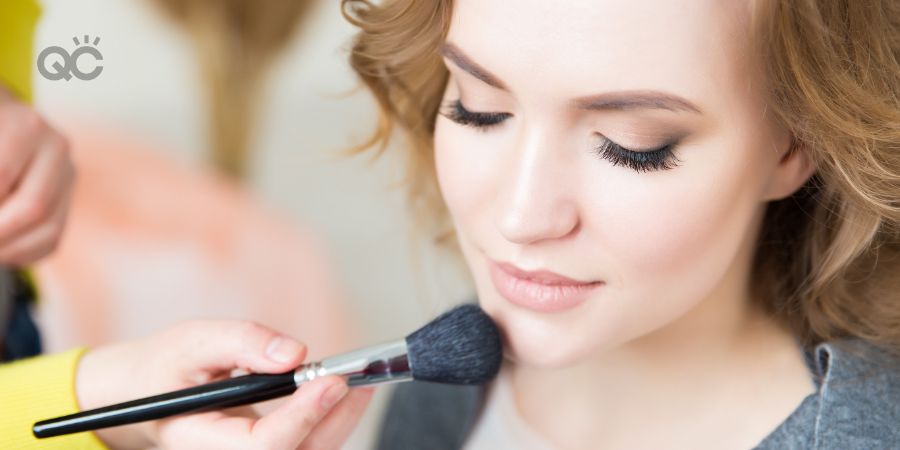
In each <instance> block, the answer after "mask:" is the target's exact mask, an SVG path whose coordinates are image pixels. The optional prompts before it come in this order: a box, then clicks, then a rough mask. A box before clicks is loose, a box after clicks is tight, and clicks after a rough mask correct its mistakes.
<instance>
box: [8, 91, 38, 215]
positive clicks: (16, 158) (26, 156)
mask: <svg viewBox="0 0 900 450" xmlns="http://www.w3.org/2000/svg"><path fill="white" fill-rule="evenodd" d="M49 130H50V129H49V127H48V126H47V124H46V123H45V122H44V120H43V119H41V116H40V115H38V113H37V112H35V111H34V110H33V109H31V108H29V107H27V106H25V105H22V104H19V103H11V104H9V105H6V106H3V107H2V108H0V199H5V198H6V196H7V195H9V192H10V190H11V189H12V187H13V186H14V185H15V184H16V183H17V182H18V181H19V179H20V178H21V177H22V175H23V173H24V171H25V167H26V166H27V165H28V164H29V163H30V162H31V160H32V159H33V158H34V156H35V154H36V153H37V148H38V145H39V143H40V141H41V139H42V138H43V136H44V135H45V134H46V133H47V132H49Z"/></svg>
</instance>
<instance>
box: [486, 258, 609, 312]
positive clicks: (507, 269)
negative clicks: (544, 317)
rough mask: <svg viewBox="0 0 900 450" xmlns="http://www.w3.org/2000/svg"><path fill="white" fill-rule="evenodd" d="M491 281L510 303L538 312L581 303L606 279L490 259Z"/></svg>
mask: <svg viewBox="0 0 900 450" xmlns="http://www.w3.org/2000/svg"><path fill="white" fill-rule="evenodd" d="M488 264H489V265H490V272H491V281H493V283H494V287H495V288H496V289H497V292H499V293H500V295H502V296H503V297H504V298H506V299H507V300H509V301H510V302H512V303H514V304H516V305H519V306H521V307H524V308H528V309H531V310H533V311H538V312H557V311H564V310H567V309H571V308H574V307H576V306H578V305H580V304H581V303H582V302H584V301H585V300H587V298H588V297H589V296H590V295H591V294H592V293H593V292H594V291H595V290H596V289H597V288H599V287H600V286H601V285H603V284H604V283H603V281H579V280H574V279H572V278H569V277H565V276H562V275H559V274H557V273H554V272H550V271H547V270H536V271H526V270H522V269H519V268H518V267H516V266H514V265H512V264H509V263H502V262H496V261H493V260H490V259H488Z"/></svg>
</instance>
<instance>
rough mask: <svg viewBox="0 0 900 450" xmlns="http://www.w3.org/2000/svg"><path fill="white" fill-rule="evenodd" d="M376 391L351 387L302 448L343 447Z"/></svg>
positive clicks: (308, 437)
mask: <svg viewBox="0 0 900 450" xmlns="http://www.w3.org/2000/svg"><path fill="white" fill-rule="evenodd" d="M374 392H375V389H374V388H368V387H355V388H352V389H350V392H349V393H347V396H346V397H344V399H343V400H341V401H340V402H339V403H338V404H337V406H335V407H334V409H332V410H331V412H329V413H328V414H327V415H326V416H325V418H324V419H322V421H321V422H319V424H318V425H317V426H316V427H315V429H313V431H312V433H310V435H309V436H307V437H306V439H305V440H303V444H302V445H300V448H301V449H304V450H307V449H308V450H313V449H324V448H341V446H342V445H344V442H345V441H346V440H347V438H348V437H350V433H352V432H353V430H354V429H355V428H356V425H357V424H359V420H360V419H361V418H362V416H363V413H365V411H366V406H368V405H369V401H370V400H372V395H373V393H374Z"/></svg>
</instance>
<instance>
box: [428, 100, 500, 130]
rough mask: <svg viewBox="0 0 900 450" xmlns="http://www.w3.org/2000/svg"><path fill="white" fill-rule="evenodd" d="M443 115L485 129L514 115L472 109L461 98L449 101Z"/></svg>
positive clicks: (460, 122)
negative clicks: (464, 104)
mask: <svg viewBox="0 0 900 450" xmlns="http://www.w3.org/2000/svg"><path fill="white" fill-rule="evenodd" d="M441 115H442V116H444V117H446V118H448V119H450V120H452V121H454V122H456V123H458V124H460V125H465V126H470V127H473V128H477V129H481V130H485V129H488V128H491V127H493V126H496V125H499V124H500V123H502V122H503V121H504V120H506V119H508V118H510V117H512V114H511V113H507V112H478V111H470V110H469V109H467V108H466V107H465V106H463V104H462V101H460V100H459V99H456V100H453V101H450V102H447V103H446V104H445V105H444V108H442V111H441Z"/></svg>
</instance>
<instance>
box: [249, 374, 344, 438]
mask: <svg viewBox="0 0 900 450" xmlns="http://www.w3.org/2000/svg"><path fill="white" fill-rule="evenodd" d="M347 392H348V387H347V383H346V381H344V379H342V378H340V377H338V376H334V375H331V376H327V377H322V378H317V379H315V380H313V381H312V382H310V383H308V384H304V385H302V386H300V389H298V392H296V393H295V394H294V395H292V396H291V397H290V398H289V399H288V400H287V401H286V402H284V403H283V404H282V405H281V406H279V407H278V408H277V409H275V411H272V412H271V413H269V414H267V415H265V416H263V417H262V418H261V419H259V420H257V421H256V423H255V424H254V425H253V427H252V428H251V430H250V436H251V441H252V442H253V443H254V444H255V445H259V446H261V447H262V448H278V449H281V448H284V449H295V448H297V446H299V445H300V443H301V442H303V440H304V439H305V438H306V436H307V435H309V434H310V433H311V432H312V431H313V429H314V428H315V427H316V426H317V425H318V424H319V421H321V420H322V419H323V418H324V417H325V415H326V414H328V412H329V411H332V410H333V408H334V407H335V406H336V405H337V404H338V402H340V400H341V399H342V398H344V396H345V395H346V394H347Z"/></svg>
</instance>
